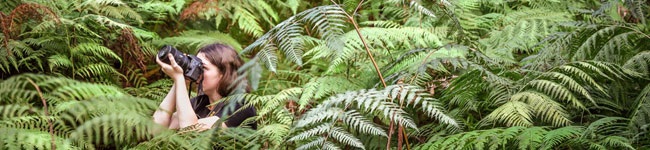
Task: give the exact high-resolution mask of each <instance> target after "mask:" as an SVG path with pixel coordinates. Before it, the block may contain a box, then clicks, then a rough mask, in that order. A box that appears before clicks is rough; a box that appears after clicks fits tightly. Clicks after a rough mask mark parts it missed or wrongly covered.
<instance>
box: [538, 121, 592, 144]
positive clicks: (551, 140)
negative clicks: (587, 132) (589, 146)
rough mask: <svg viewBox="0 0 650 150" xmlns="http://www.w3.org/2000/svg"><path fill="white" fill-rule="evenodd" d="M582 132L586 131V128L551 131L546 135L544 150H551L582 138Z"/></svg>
mask: <svg viewBox="0 0 650 150" xmlns="http://www.w3.org/2000/svg"><path fill="white" fill-rule="evenodd" d="M582 131H584V128H583V127H580V126H567V127H562V128H559V129H555V130H551V131H549V132H548V133H547V134H546V135H544V140H543V141H544V142H543V144H542V145H543V147H542V149H551V148H552V147H555V146H556V145H558V144H560V143H563V142H566V141H567V140H570V139H573V138H577V137H579V136H580V134H581V132H582Z"/></svg>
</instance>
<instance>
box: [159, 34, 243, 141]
mask: <svg viewBox="0 0 650 150" xmlns="http://www.w3.org/2000/svg"><path fill="white" fill-rule="evenodd" d="M168 57H169V60H170V64H166V63H163V62H161V61H160V60H159V59H158V58H156V62H157V63H158V65H160V67H161V68H162V70H163V72H165V74H167V75H168V76H169V77H171V78H172V79H173V80H174V85H173V86H172V88H171V89H170V90H169V93H168V94H167V96H165V99H164V100H163V101H162V103H160V106H159V108H158V110H156V112H155V113H154V114H153V118H154V122H156V123H158V124H160V125H163V126H166V127H168V128H170V129H180V128H185V127H188V126H192V125H196V124H198V125H199V127H200V130H206V129H210V128H211V127H213V125H214V123H215V122H216V121H217V120H218V119H219V118H220V116H221V114H223V113H222V112H223V111H227V112H226V115H229V116H230V117H229V118H228V119H227V120H226V121H225V122H224V123H223V124H221V125H214V126H215V127H217V126H220V127H237V126H239V125H240V124H241V123H242V122H243V121H244V120H245V119H246V118H249V117H253V116H255V115H256V112H255V109H254V108H253V107H249V108H245V109H244V110H240V111H236V110H238V109H240V107H242V106H243V105H242V104H241V103H237V104H236V107H235V109H234V110H228V109H227V108H224V106H227V105H224V103H221V102H220V100H221V98H222V97H225V96H228V94H230V93H231V92H232V91H233V90H234V89H233V88H231V87H236V86H230V85H231V84H236V83H233V81H235V79H236V78H237V77H238V76H239V75H238V74H237V69H239V67H241V66H242V65H243V61H242V60H241V59H240V58H239V56H238V55H237V52H236V51H235V50H234V49H233V48H232V47H230V46H226V45H223V44H211V45H207V46H205V47H203V48H201V49H199V52H198V54H197V57H198V58H200V59H201V61H202V63H203V74H202V75H201V77H200V80H198V81H197V82H201V84H200V85H199V96H197V97H194V98H192V99H191V100H190V99H189V97H188V94H187V89H186V85H185V77H184V76H183V69H182V68H181V67H180V66H179V65H178V64H176V61H175V60H174V58H173V56H172V55H171V54H169V55H168ZM244 82H245V81H244ZM215 103H218V104H217V105H210V104H215ZM233 111H236V112H237V113H235V114H232V112H233ZM172 112H173V113H172ZM249 126H250V127H252V128H256V125H255V123H252V124H249Z"/></svg>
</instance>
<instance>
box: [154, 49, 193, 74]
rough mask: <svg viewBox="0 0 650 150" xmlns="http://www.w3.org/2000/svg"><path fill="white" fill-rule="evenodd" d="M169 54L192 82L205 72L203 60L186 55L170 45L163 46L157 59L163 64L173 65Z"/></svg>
mask: <svg viewBox="0 0 650 150" xmlns="http://www.w3.org/2000/svg"><path fill="white" fill-rule="evenodd" d="M167 54H172V56H173V57H174V60H175V61H176V64H178V66H180V67H181V68H183V74H184V75H185V77H187V78H189V79H190V80H192V81H196V80H197V79H198V77H199V76H200V75H201V73H202V72H203V67H202V63H201V59H199V58H198V57H196V56H194V55H185V54H183V53H182V52H181V51H179V50H177V49H176V48H174V47H172V46H169V45H166V46H163V47H162V48H161V49H160V51H158V56H157V57H158V59H160V61H162V62H163V63H166V64H171V62H170V60H169V57H168V56H167Z"/></svg>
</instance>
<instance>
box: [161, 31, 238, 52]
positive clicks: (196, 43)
mask: <svg viewBox="0 0 650 150" xmlns="http://www.w3.org/2000/svg"><path fill="white" fill-rule="evenodd" d="M215 42H216V43H224V44H228V45H230V46H232V47H233V48H234V49H235V50H241V49H242V48H241V45H240V44H239V42H237V41H236V40H235V39H233V38H232V37H230V35H227V34H224V33H221V32H217V31H213V32H203V31H196V30H193V31H185V32H183V33H181V34H180V35H178V36H174V37H167V38H164V39H161V40H157V41H155V42H154V43H156V44H157V45H175V46H184V48H187V49H184V48H182V49H179V50H181V51H184V52H186V53H189V54H196V52H197V51H198V49H199V48H201V47H203V46H205V45H208V44H213V43H215Z"/></svg>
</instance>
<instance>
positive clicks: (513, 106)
mask: <svg viewBox="0 0 650 150" xmlns="http://www.w3.org/2000/svg"><path fill="white" fill-rule="evenodd" d="M531 115H532V112H531V108H530V106H529V105H527V104H526V103H523V102H518V101H510V102H508V103H505V104H503V105H501V106H499V107H498V108H496V109H495V110H494V111H492V113H490V114H489V115H487V116H485V118H483V120H481V121H482V122H483V123H493V122H501V123H505V124H506V125H507V126H526V127H528V126H532V125H533V122H532V116H531Z"/></svg>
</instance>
